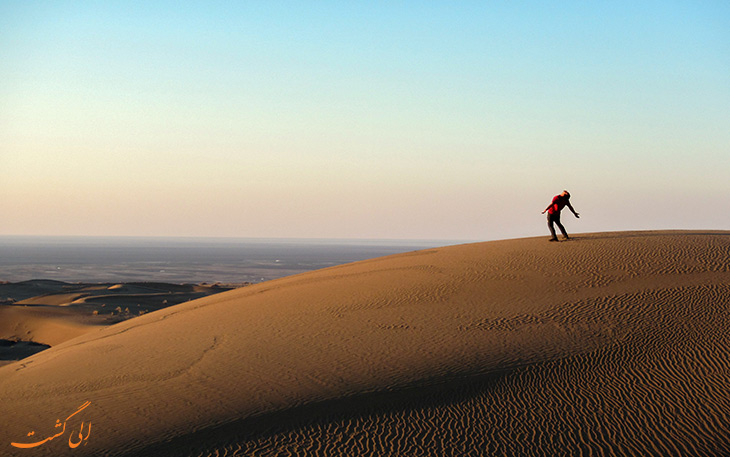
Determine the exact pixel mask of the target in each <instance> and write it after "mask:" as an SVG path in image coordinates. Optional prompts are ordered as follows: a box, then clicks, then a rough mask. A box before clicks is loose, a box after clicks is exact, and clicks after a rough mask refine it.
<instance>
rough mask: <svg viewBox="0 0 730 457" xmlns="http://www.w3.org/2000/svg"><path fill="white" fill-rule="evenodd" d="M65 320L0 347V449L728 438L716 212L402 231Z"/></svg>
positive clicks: (649, 451) (520, 446) (126, 452)
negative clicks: (530, 234) (713, 226)
mask: <svg viewBox="0 0 730 457" xmlns="http://www.w3.org/2000/svg"><path fill="white" fill-rule="evenodd" d="M108 287H111V286H107V288H108ZM104 294H106V295H112V294H107V293H106V292H104ZM29 298H30V297H29ZM82 298H83V297H82ZM78 299H79V298H76V299H75V300H78ZM87 301H88V300H87ZM64 303H66V302H64ZM8 306H10V305H8ZM13 306H15V307H17V304H14V305H13ZM30 308H32V307H30ZM0 312H7V310H5V309H3V310H2V311H0ZM0 316H2V314H0ZM26 318H27V316H26ZM27 319H30V318H27ZM39 319H40V318H39ZM49 319H50V318H49ZM55 319H56V321H59V320H60V321H63V319H66V318H64V317H58V316H56V317H55ZM89 319H90V318H89ZM31 321H32V319H31ZM31 321H26V322H30V323H27V324H26V325H27V326H31V324H32V323H33V322H35V321H32V322H31ZM3 322H9V320H3V321H2V322H0V330H2V331H3V332H5V333H8V332H10V333H12V332H11V330H13V329H9V328H7V325H6V328H4V329H3V325H4V324H3ZM54 322H55V321H54ZM64 322H67V321H64ZM68 322H70V321H68ZM41 327H42V326H40V325H38V326H37V327H36V329H35V330H34V331H36V332H40V331H41V330H40V329H41ZM67 327H68V328H66V329H64V328H63V326H56V327H53V329H52V330H53V332H52V333H53V335H54V336H55V339H54V342H53V344H51V343H48V345H50V346H51V347H50V348H49V349H46V350H43V351H41V352H38V353H36V354H34V355H32V356H29V357H27V358H23V359H22V360H17V361H13V362H10V363H7V364H5V365H4V366H0V396H1V399H2V400H1V401H0V455H3V456H4V455H10V456H63V455H74V456H222V455H236V456H248V455H256V456H269V455H271V456H274V455H295V456H298V455H302V456H317V455H320V456H354V455H360V456H362V455H372V456H383V455H396V456H472V455H473V456H492V455H497V456H502V455H503V456H540V455H570V456H583V455H585V456H588V455H637V456H639V455H642V456H643V455H703V456H721V455H728V454H729V453H730V363H729V362H730V331H729V330H730V232H726V231H704V232H702V231H657V232H610V233H593V234H583V235H578V236H576V239H574V240H572V241H569V242H560V243H548V242H547V238H546V237H540V238H526V239H515V240H503V241H490V242H484V243H474V244H465V245H458V246H449V247H443V248H436V249H428V250H421V251H414V252H409V253H405V254H397V255H392V256H387V257H382V258H378V259H372V260H365V261H360V262H355V263H351V264H347V265H340V266H336V267H331V268H326V269H322V270H317V271H312V272H308V273H302V274H298V275H294V276H289V277H285V278H281V279H276V280H272V281H267V282H263V283H260V284H255V285H249V286H246V287H242V288H237V289H234V290H230V291H225V292H222V293H216V294H213V295H207V296H203V297H201V298H196V299H194V300H191V301H183V302H181V303H179V304H176V305H174V306H167V307H161V308H159V309H156V310H151V311H150V312H146V313H143V314H142V315H138V316H137V317H134V318H132V319H126V320H123V321H120V322H117V323H114V324H113V325H106V324H104V323H99V322H91V321H90V322H86V323H84V322H71V323H69V324H68V326H67ZM28 328H29V329H30V327H28ZM25 331H26V332H28V331H30V330H25ZM16 333H18V332H16ZM20 333H22V332H20Z"/></svg>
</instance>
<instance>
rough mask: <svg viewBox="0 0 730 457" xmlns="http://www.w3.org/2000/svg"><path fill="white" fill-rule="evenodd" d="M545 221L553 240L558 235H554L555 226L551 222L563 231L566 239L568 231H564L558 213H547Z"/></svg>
mask: <svg viewBox="0 0 730 457" xmlns="http://www.w3.org/2000/svg"><path fill="white" fill-rule="evenodd" d="M547 223H548V228H549V229H550V234H551V235H552V236H553V239H554V240H557V239H558V237H557V236H555V227H553V224H555V225H557V226H558V228H559V229H560V231H561V232H562V233H563V236H564V237H565V238H566V239H567V238H568V232H566V231H565V227H563V224H561V223H560V213H555V214H550V213H548V216H547Z"/></svg>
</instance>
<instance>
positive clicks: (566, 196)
mask: <svg viewBox="0 0 730 457" xmlns="http://www.w3.org/2000/svg"><path fill="white" fill-rule="evenodd" d="M560 195H561V196H563V197H565V198H570V192H568V191H567V190H563V193H562V194H560Z"/></svg>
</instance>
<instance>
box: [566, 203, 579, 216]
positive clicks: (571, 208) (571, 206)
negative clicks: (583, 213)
mask: <svg viewBox="0 0 730 457" xmlns="http://www.w3.org/2000/svg"><path fill="white" fill-rule="evenodd" d="M565 206H567V207H568V209H570V210H571V211H572V212H573V214H575V217H578V218H580V215H579V214H578V213H576V212H575V210H574V209H573V205H571V204H570V202H568V204H567V205H565Z"/></svg>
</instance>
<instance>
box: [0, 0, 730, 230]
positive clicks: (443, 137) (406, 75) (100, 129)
mask: <svg viewBox="0 0 730 457" xmlns="http://www.w3.org/2000/svg"><path fill="white" fill-rule="evenodd" d="M728 23H730V3H729V2H726V1H720V0H718V1H713V0H707V1H673V0H665V1H641V2H636V1H633V0H631V1H595V2H584V1H560V2H555V1H510V2H503V1H461V2H452V1H438V0H435V1H429V2H423V1H392V2H384V1H368V2H365V1H363V2H355V1H352V2H350V1H348V2H342V1H316V2H315V1H242V2H218V1H210V2H188V1H179V0H178V1H174V2H172V1H171V2H162V1H139V2H135V1H124V2H115V1H64V0H59V1H24V0H23V1H14V0H3V1H0V220H1V221H2V222H1V223H0V235H62V236H65V235H78V236H97V235H98V236H205V237H265V238H276V237H287V238H373V239H375V238H388V239H453V240H493V239H504V238H518V237H526V236H542V235H545V236H547V235H548V232H547V227H546V224H545V216H544V215H542V214H541V212H542V210H543V209H545V207H546V206H547V205H548V204H549V203H550V200H551V199H552V197H553V196H554V195H556V194H558V193H560V192H561V191H562V190H563V189H568V190H569V191H570V192H571V194H572V198H571V201H572V203H573V206H574V207H575V209H576V210H577V211H578V212H579V213H580V214H581V218H580V219H574V218H573V216H572V215H571V214H570V213H567V211H564V212H563V221H564V224H565V225H566V228H567V229H568V231H569V232H573V233H580V232H598V231H616V230H655V229H724V230H727V229H730V211H728V209H730V204H729V203H730V179H728V175H729V174H730V173H729V172H730V109H729V108H728V107H730V27H728V26H727V24H728ZM566 213H567V214H566Z"/></svg>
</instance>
